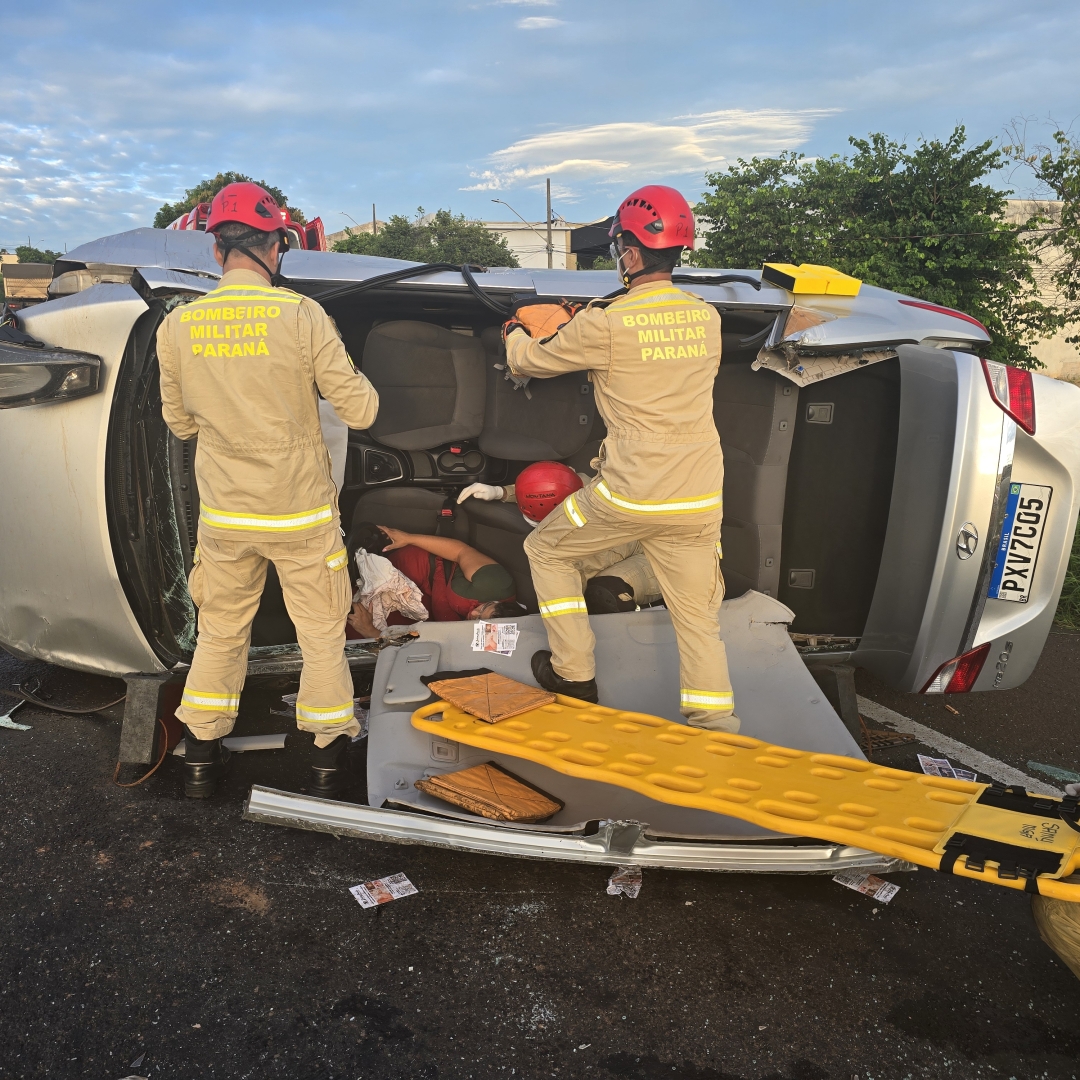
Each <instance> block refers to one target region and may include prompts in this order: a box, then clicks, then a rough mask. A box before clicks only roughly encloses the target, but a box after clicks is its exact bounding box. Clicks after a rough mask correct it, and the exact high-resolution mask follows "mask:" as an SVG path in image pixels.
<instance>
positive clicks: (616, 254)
mask: <svg viewBox="0 0 1080 1080" xmlns="http://www.w3.org/2000/svg"><path fill="white" fill-rule="evenodd" d="M608 250H609V251H610V252H611V257H612V258H613V259H614V260H615V269H616V271H617V272H618V275H619V278H620V280H621V281H622V283H623V284H624V285H625V286H626V287H627V288H630V282H631V281H632V280H633V279H634V278H635V277H637V275H638V274H641V273H644V271H642V270H639V271H638V272H637V274H633V275H631V273H630V271H629V270H627V269H626V268H625V267H624V266H623V259H624V258H625V257H626V255H627V254H628V252H626V251H625V250H623V251H620V250H619V245H618V244H617V243H616V242H615V241H612V243H611V245H610V247H609V249H608Z"/></svg>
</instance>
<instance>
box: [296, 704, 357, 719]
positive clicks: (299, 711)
mask: <svg viewBox="0 0 1080 1080" xmlns="http://www.w3.org/2000/svg"><path fill="white" fill-rule="evenodd" d="M355 712H356V710H355V709H354V708H353V703H352V702H351V701H350V702H348V704H346V705H331V706H329V707H328V708H326V707H323V706H320V705H302V704H301V703H300V702H299V701H298V702H297V703H296V719H297V720H305V721H307V722H308V723H309V724H338V723H340V722H341V721H342V720H351V719H352V718H353V716H354V715H355Z"/></svg>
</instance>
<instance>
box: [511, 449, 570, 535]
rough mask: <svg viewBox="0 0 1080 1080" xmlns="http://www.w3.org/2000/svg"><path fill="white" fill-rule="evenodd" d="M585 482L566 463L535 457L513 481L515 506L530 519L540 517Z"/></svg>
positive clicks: (546, 514) (535, 519)
mask: <svg viewBox="0 0 1080 1080" xmlns="http://www.w3.org/2000/svg"><path fill="white" fill-rule="evenodd" d="M584 486H585V485H584V484H582V482H581V477H580V476H578V474H577V473H576V472H574V470H573V469H571V468H570V467H569V466H568V465H560V464H559V462H557V461H536V462H534V463H533V464H532V465H529V466H528V467H527V468H525V469H522V471H521V473H520V474H519V475H518V478H517V480H516V482H515V483H514V493H515V495H516V496H517V504H518V509H519V510H520V511H521V512H522V513H523V514H524V515H525V516H526V517H527V518H529V519H530V520H531V521H543V520H544V518H546V517H547V516H548V514H550V513H551V511H552V510H554V509H555V507H556V506H558V505H559V503H561V502H562V501H563V499H565V498H566V496H567V495H572V494H573V493H574V492H575V491H578V490H580V489H581V488H582V487H584Z"/></svg>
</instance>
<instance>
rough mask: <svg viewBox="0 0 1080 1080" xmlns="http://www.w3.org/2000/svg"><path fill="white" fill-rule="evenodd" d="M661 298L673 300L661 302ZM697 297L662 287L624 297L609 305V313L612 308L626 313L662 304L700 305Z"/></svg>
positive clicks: (679, 290) (680, 290) (668, 287)
mask: <svg viewBox="0 0 1080 1080" xmlns="http://www.w3.org/2000/svg"><path fill="white" fill-rule="evenodd" d="M661 296H670V297H672V298H673V299H671V300H660V299H659V297H661ZM700 302H701V301H699V300H697V299H696V298H695V297H693V296H691V295H690V294H689V293H685V292H683V290H682V289H676V288H674V287H672V286H667V285H665V286H661V287H660V288H658V289H650V290H649V291H648V292H644V293H638V294H637V295H636V296H624V297H621V298H620V299H618V300H616V301H615V302H614V303H613V304H609V305H608V311H611V310H612V308H616V309H618V310H619V311H626V310H628V309H632V308H639V307H653V306H654V305H660V304H693V303H700Z"/></svg>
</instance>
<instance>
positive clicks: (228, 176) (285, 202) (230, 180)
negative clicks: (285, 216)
mask: <svg viewBox="0 0 1080 1080" xmlns="http://www.w3.org/2000/svg"><path fill="white" fill-rule="evenodd" d="M250 182H252V181H251V177H250V176H245V175H244V174H243V173H238V172H219V173H218V174H217V176H215V177H214V178H213V179H212V180H203V181H202V182H201V183H198V184H196V185H195V187H193V188H188V189H187V191H186V192H184V197H183V198H182V199H180V200H179V202H174V203H165V205H164V206H162V208H161V209H160V210H159V211H158V212H157V213H156V214H155V215H154V228H155V229H167V228H168V227H169V226H170V225H171V224H172V223H173V222H174V221H175V220H176V219H177V218H178V217H180V215H181V214H186V213H187V212H188V211H189V210H193V209H194V208H195V207H196V206H198V204H199V203H201V202H209V201H210V200H211V199H212V198H213V197H214V196H215V195H216V194H217V193H218V192H219V191H220V190H221V189H222V188H223V187H228V186H229V184H240V183H250ZM254 183H256V184H258V185H259V187H261V188H265V189H266V190H267V191H268V192H269V193H270V194H271V195H272V196H273V197H274V201H275V202H276V203H277V204H278V206H284V207H286V208H287V209H288V211H289V216H290V217H291V218H292V219H293V221H297V222H299V223H300V224H301V225H303V224H304V223H305V222H306V221H307V218H305V217H304V215H303V213H302V212H301V211H299V210H297V209H296V207H295V206H289V199H288V197H287V196H286V194H285V192H283V191H282V190H281V188H277V187H274V185H273V184H268V183H267V182H266V181H265V180H256V181H254Z"/></svg>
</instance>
